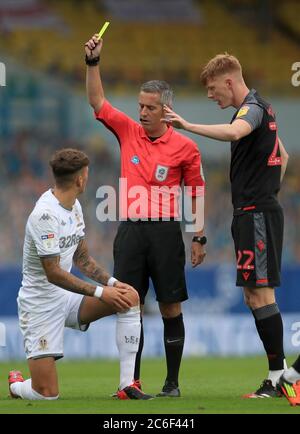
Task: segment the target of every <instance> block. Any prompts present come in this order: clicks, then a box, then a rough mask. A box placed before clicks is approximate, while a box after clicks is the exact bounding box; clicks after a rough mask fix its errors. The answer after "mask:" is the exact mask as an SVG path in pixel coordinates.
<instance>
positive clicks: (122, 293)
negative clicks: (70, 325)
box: [41, 256, 132, 312]
mask: <svg viewBox="0 0 300 434" xmlns="http://www.w3.org/2000/svg"><path fill="white" fill-rule="evenodd" d="M59 259H60V257H59V256H52V257H45V258H43V257H41V262H42V265H43V268H44V270H45V273H46V276H47V279H48V281H49V282H50V283H53V285H56V286H59V287H60V288H63V289H66V290H68V291H71V292H76V293H77V294H82V295H88V296H91V297H93V296H94V293H95V289H96V286H95V285H92V284H91V283H89V282H85V281H84V280H82V279H79V278H78V277H76V276H74V274H72V273H69V272H68V271H65V270H63V269H62V268H61V267H60V264H59ZM127 293H128V290H127V289H124V288H113V287H110V286H104V287H103V293H102V296H101V300H102V301H103V302H105V303H107V304H109V305H110V306H112V307H113V308H114V309H115V310H116V311H117V312H121V311H124V310H127V309H129V308H130V307H132V301H131V299H130V298H129V297H128V296H127Z"/></svg>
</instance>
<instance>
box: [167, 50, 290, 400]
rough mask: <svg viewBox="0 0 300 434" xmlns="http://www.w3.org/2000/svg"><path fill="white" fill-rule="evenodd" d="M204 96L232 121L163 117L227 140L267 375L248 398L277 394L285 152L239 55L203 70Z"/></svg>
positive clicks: (238, 243)
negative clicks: (280, 200) (277, 294)
mask: <svg viewBox="0 0 300 434" xmlns="http://www.w3.org/2000/svg"><path fill="white" fill-rule="evenodd" d="M201 80H202V83H203V84H204V85H205V86H206V88H207V96H208V98H210V99H212V100H213V101H215V102H217V103H218V105H219V107H221V108H222V109H225V108H227V107H230V106H232V107H234V108H235V109H236V112H235V114H234V116H233V118H232V120H231V122H230V123H229V124H221V125H195V124H190V123H189V122H187V121H185V120H184V119H183V118H181V117H180V116H179V115H177V114H176V113H174V112H172V110H170V109H169V108H168V107H166V108H165V115H166V116H167V118H168V122H172V123H173V124H174V125H176V126H177V127H179V128H183V129H185V130H187V131H191V132H194V133H196V134H200V135H202V136H205V137H210V138H213V139H217V140H223V141H231V167H230V180H231V190H232V203H233V207H234V213H233V214H234V217H233V222H232V236H233V240H234V245H235V252H236V258H237V281H236V284H237V286H242V287H243V288H244V298H245V303H246V304H247V306H248V307H249V308H250V309H251V311H252V314H253V316H254V320H255V325H256V328H257V332H258V334H259V337H260V339H261V340H262V343H263V345H264V348H265V351H266V354H267V357H268V362H269V374H268V378H266V379H265V380H264V381H263V382H262V384H261V386H260V387H259V388H258V389H257V390H256V392H254V393H250V394H248V395H245V398H266V397H276V396H278V392H277V388H276V383H277V381H278V379H279V377H280V376H281V375H282V373H283V369H284V367H285V356H284V351H283V325H282V319H281V314H280V312H279V308H278V305H277V303H276V300H275V291H274V288H275V287H277V286H280V268H281V252H282V242H283V212H282V208H281V206H280V205H279V203H278V200H277V194H278V192H279V189H280V184H281V181H282V179H283V176H284V173H285V170H286V166H287V160H288V154H287V152H286V151H285V149H284V146H283V144H282V142H281V140H280V139H279V137H278V134H277V123H276V118H275V114H274V112H273V109H272V107H271V105H270V104H269V103H267V102H266V101H265V100H264V99H263V98H262V97H261V96H260V95H259V94H258V93H257V92H256V90H255V89H251V90H249V89H248V87H247V86H246V84H245V82H244V79H243V75H242V68H241V65H240V63H239V61H238V59H237V58H236V57H234V56H231V55H229V54H227V53H225V54H219V55H217V56H215V57H214V58H213V59H211V60H210V61H209V62H208V64H207V65H206V66H205V67H204V69H203V71H202V75H201Z"/></svg>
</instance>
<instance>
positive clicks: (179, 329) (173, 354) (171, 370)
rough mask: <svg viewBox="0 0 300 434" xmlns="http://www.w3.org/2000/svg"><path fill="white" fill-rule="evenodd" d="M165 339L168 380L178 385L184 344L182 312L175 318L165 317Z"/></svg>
mask: <svg viewBox="0 0 300 434" xmlns="http://www.w3.org/2000/svg"><path fill="white" fill-rule="evenodd" d="M163 322H164V341H165V351H166V361H167V378H166V381H167V382H172V383H175V384H176V386H178V374H179V368H180V363H181V358H182V352H183V345H184V324H183V317H182V313H181V314H180V315H178V316H176V317H175V318H163Z"/></svg>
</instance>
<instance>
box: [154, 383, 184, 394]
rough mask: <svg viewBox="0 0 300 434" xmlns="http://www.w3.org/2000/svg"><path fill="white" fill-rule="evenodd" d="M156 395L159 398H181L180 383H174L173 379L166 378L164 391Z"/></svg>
mask: <svg viewBox="0 0 300 434" xmlns="http://www.w3.org/2000/svg"><path fill="white" fill-rule="evenodd" d="M156 396H157V397H159V398H164V397H170V398H179V397H180V390H179V387H178V384H176V383H174V382H173V381H170V382H169V381H167V380H166V382H165V384H164V387H163V388H162V391H161V392H159V393H158V394H157V395H156Z"/></svg>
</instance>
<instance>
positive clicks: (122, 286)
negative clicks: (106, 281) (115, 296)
mask: <svg viewBox="0 0 300 434" xmlns="http://www.w3.org/2000/svg"><path fill="white" fill-rule="evenodd" d="M114 287H115V288H120V289H127V290H129V291H130V290H135V289H134V287H133V286H131V285H128V283H124V282H120V281H119V280H117V281H116V282H115V283H114Z"/></svg>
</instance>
